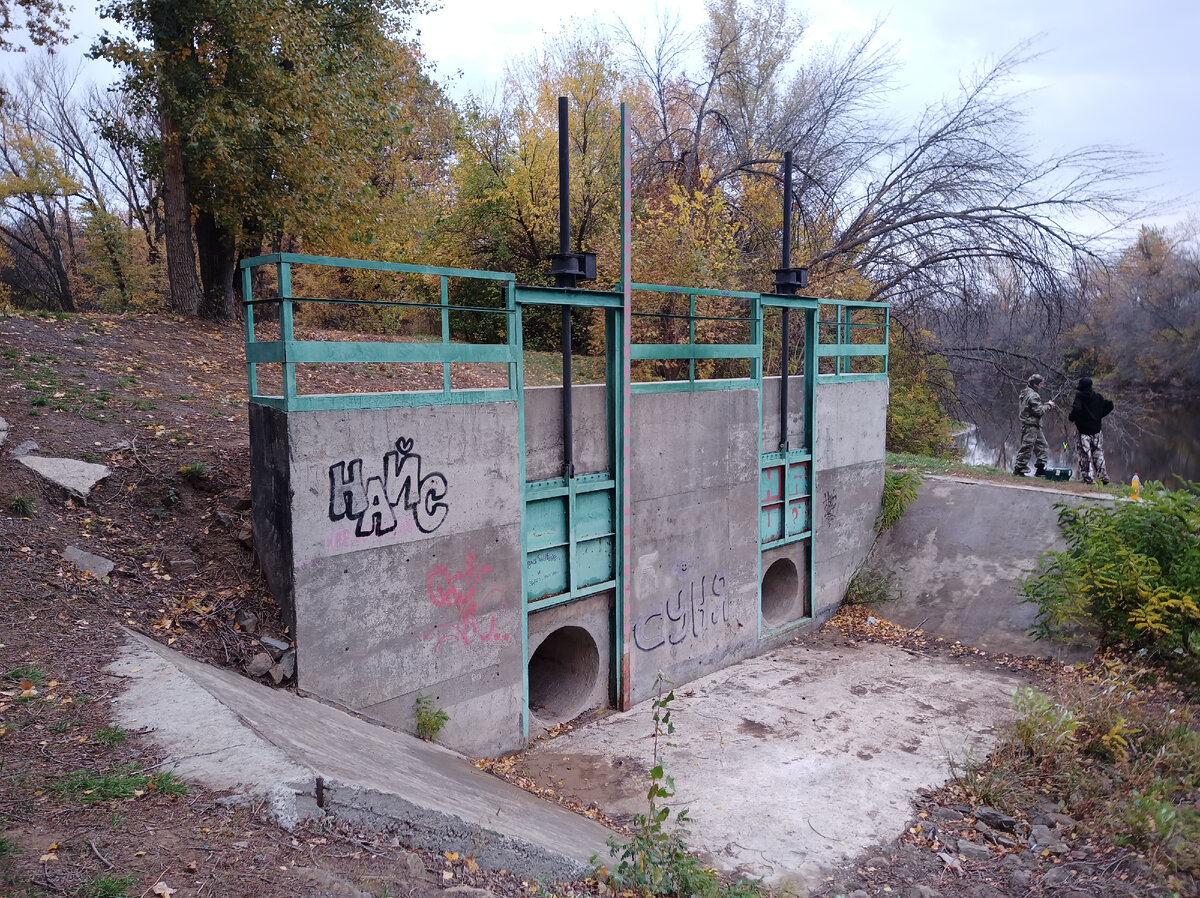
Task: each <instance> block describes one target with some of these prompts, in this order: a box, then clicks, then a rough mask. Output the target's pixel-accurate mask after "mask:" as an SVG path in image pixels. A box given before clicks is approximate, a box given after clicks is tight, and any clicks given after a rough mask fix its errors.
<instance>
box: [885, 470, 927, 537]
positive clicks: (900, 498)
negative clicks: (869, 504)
mask: <svg viewBox="0 0 1200 898" xmlns="http://www.w3.org/2000/svg"><path fill="white" fill-rule="evenodd" d="M922 481H923V478H922V477H921V475H920V474H919V473H917V472H916V471H913V470H908V471H886V472H885V473H884V475H883V499H882V501H881V502H880V505H879V516H878V517H877V518H875V532H876V533H883V531H885V530H887V529H888V528H889V527H891V526H892V525H893V524H895V523H896V522H897V521H898V520H900V518H902V517H903V516H904V512H905V511H906V510H907V509H908V506H909V505H911V504H912V503H913V502H915V501H917V491H918V490H919V489H920V487H921V483H922Z"/></svg>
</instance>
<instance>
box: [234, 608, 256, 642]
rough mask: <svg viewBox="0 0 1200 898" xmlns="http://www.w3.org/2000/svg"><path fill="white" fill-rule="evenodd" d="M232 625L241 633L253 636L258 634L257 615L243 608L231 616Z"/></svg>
mask: <svg viewBox="0 0 1200 898" xmlns="http://www.w3.org/2000/svg"><path fill="white" fill-rule="evenodd" d="M233 623H234V626H236V627H237V628H238V629H239V630H241V631H242V632H243V633H248V634H249V635H251V636H253V635H254V634H255V633H257V632H258V615H257V614H255V613H254V612H253V611H250V610H249V609H246V608H243V609H241V610H240V611H238V613H237V614H235V615H234V616H233Z"/></svg>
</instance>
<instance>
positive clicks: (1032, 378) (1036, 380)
mask: <svg viewBox="0 0 1200 898" xmlns="http://www.w3.org/2000/svg"><path fill="white" fill-rule="evenodd" d="M1044 380H1045V378H1044V377H1042V375H1040V374H1031V375H1029V386H1031V387H1036V386H1037V385H1038V384H1040V383H1041V382H1042V381H1044Z"/></svg>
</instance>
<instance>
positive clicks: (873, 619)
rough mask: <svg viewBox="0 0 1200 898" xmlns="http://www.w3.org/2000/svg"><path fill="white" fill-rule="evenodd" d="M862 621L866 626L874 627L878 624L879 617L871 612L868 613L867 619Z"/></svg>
mask: <svg viewBox="0 0 1200 898" xmlns="http://www.w3.org/2000/svg"><path fill="white" fill-rule="evenodd" d="M864 623H865V624H866V625H867V626H868V627H874V626H877V625H878V624H879V618H877V617H875V615H873V614H868V615H867V619H866V620H865V621H864Z"/></svg>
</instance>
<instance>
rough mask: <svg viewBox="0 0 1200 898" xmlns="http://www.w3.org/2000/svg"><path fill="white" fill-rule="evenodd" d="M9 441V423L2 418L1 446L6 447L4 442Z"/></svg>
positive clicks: (0, 420)
mask: <svg viewBox="0 0 1200 898" xmlns="http://www.w3.org/2000/svg"><path fill="white" fill-rule="evenodd" d="M7 439H8V422H7V421H5V420H4V419H3V418H0V446H3V445H4V441H5V440H7Z"/></svg>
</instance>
